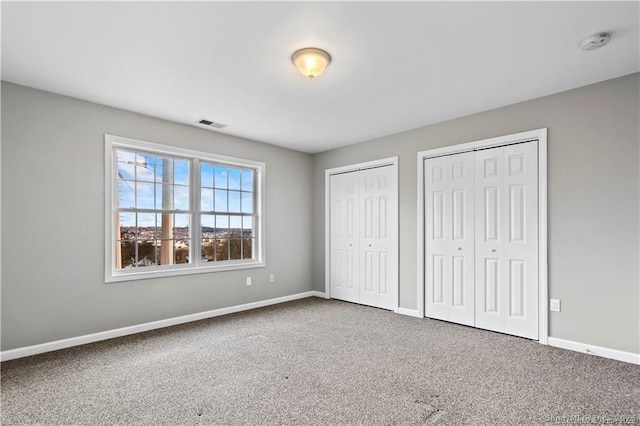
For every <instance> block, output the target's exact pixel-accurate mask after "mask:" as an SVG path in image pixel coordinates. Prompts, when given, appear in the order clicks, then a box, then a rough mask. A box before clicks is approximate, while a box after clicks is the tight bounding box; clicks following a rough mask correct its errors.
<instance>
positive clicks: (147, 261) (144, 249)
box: [135, 241, 156, 268]
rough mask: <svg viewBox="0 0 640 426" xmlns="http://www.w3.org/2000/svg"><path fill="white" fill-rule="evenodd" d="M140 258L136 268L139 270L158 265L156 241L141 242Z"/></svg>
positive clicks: (139, 243) (139, 244) (139, 248)
mask: <svg viewBox="0 0 640 426" xmlns="http://www.w3.org/2000/svg"><path fill="white" fill-rule="evenodd" d="M137 247H138V257H137V261H136V264H135V266H136V267H138V268H141V267H147V266H155V265H156V246H155V244H154V241H139V242H138V244H137Z"/></svg>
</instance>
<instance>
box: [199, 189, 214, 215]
mask: <svg viewBox="0 0 640 426" xmlns="http://www.w3.org/2000/svg"><path fill="white" fill-rule="evenodd" d="M200 210H201V211H204V212H210V211H213V189H206V188H203V189H201V190H200Z"/></svg>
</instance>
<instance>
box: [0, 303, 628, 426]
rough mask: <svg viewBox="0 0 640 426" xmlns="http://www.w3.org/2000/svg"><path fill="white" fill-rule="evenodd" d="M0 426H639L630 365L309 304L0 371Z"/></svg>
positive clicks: (380, 313) (346, 306) (349, 307)
mask: <svg viewBox="0 0 640 426" xmlns="http://www.w3.org/2000/svg"><path fill="white" fill-rule="evenodd" d="M1 402H2V407H1V408H2V415H1V421H2V425H25V424H46V425H62V424H64V425H72V424H74V425H75V424H77V425H115V424H139V425H157V424H165V425H198V424H216V425H237V424H238V425H241V424H290V425H300V424H363V425H364V424H376V425H395V424H398V425H400V424H408V425H411V424H545V423H546V424H548V423H568V422H569V423H574V424H575V423H580V422H581V423H582V424H589V423H590V424H594V423H609V424H612V423H616V424H618V423H624V422H627V423H633V422H635V423H640V367H638V366H636V365H631V364H625V363H622V362H618V361H612V360H608V359H603V358H598V357H595V356H590V355H586V354H579V353H575V352H570V351H565V350H561V349H556V348H551V347H548V346H542V345H540V344H538V343H536V342H531V341H528V340H525V339H520V338H516V337H511V336H505V335H501V334H497V333H492V332H487V331H483V330H476V329H472V328H468V327H463V326H458V325H454V324H449V323H446V322H440V321H434V320H426V319H423V320H421V319H417V318H410V317H406V316H401V315H397V314H394V313H391V312H388V311H384V310H379V309H375V308H368V307H364V306H359V305H354V304H350V303H344V302H339V301H334V300H323V299H317V298H311V299H305V300H301V301H296V302H291V303H286V304H282V305H277V306H272V307H268V308H262V309H257V310H253V311H248V312H244V313H239V314H233V315H227V316H224V317H218V318H213V319H209V320H204V321H199V322H196V323H191V324H186V325H182V326H176V327H171V328H166V329H163V330H157V331H153V332H148V333H143V334H139V335H135V336H128V337H124V338H119V339H114V340H110V341H106V342H99V343H95V344H91V345H86V346H82V347H78V348H72V349H67V350H62V351H58V352H54V353H49V354H43V355H38V356H34V357H30V358H24V359H20V360H14V361H8V362H4V363H2V399H1Z"/></svg>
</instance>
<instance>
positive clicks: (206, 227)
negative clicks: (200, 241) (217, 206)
mask: <svg viewBox="0 0 640 426" xmlns="http://www.w3.org/2000/svg"><path fill="white" fill-rule="evenodd" d="M200 225H201V226H202V233H203V237H204V234H205V233H208V232H214V228H215V227H216V222H215V217H214V216H213V215H212V214H203V215H200Z"/></svg>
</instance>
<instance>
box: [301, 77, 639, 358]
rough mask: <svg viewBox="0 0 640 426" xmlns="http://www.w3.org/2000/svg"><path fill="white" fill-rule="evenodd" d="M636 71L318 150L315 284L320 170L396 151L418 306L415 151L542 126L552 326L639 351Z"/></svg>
mask: <svg viewBox="0 0 640 426" xmlns="http://www.w3.org/2000/svg"><path fill="white" fill-rule="evenodd" d="M639 76H640V74H632V75H628V76H625V77H621V78H617V79H614V80H610V81H606V82H602V83H598V84H594V85H590V86H586V87H582V88H579V89H575V90H571V91H567V92H563V93H559V94H556V95H552V96H548V97H544V98H539V99H535V100H532V101H528V102H523V103H520V104H516V105H511V106H508V107H504V108H499V109H496V110H492V111H488V112H484V113H480V114H475V115H472V116H468V117H463V118H459V119H456V120H452V121H447V122H444V123H439V124H436V125H432V126H428V127H423V128H419V129H415V130H411V131H407V132H403V133H399V134H395V135H390V136H386V137H382V138H379V139H375V140H371V141H368V142H363V143H360V144H357V145H351V146H348V147H345V148H341V149H336V150H332V151H327V152H324V153H321V154H317V155H316V156H315V158H314V178H313V184H314V189H313V194H314V199H313V212H314V220H313V238H312V240H313V243H314V244H313V278H314V281H313V282H314V289H316V290H319V291H324V288H325V281H324V279H325V277H324V250H325V247H324V170H325V169H328V168H332V167H337V166H343V165H347V164H353V163H358V162H363V161H368V160H373V159H377V158H384V157H389V156H395V155H397V156H399V174H400V176H399V185H400V190H399V199H400V215H399V220H400V265H399V269H400V306H401V307H404V308H407V309H416V308H417V300H416V298H417V296H416V294H417V290H416V289H417V287H416V286H417V283H416V275H417V273H416V268H417V259H416V244H417V237H416V220H417V218H416V173H417V165H416V153H417V152H418V151H422V150H425V149H430V148H436V147H442V146H447V145H453V144H458V143H464V142H471V141H475V140H480V139H485V138H490V137H494V136H501V135H506V134H511V133H517V132H522V131H526V130H533V129H538V128H542V127H547V128H548V129H549V133H548V185H549V186H548V190H549V192H548V209H549V210H548V224H549V234H548V240H549V247H548V249H549V295H550V297H552V298H559V299H561V300H562V312H561V313H551V314H550V316H549V327H550V329H549V335H550V336H553V337H557V338H561V339H567V340H573V341H576V342H581V343H586V344H591V345H597V346H603V347H607V348H612V349H618V350H622V351H628V352H633V353H640V342H639V334H640V330H639V323H640V309H639V303H640V296H639V285H640V284H639V283H640V279H639V276H638V274H639V258H640V251H639V231H640V230H639V226H640V223H639V218H640V212H639V194H640V187H639V186H640V175H639V161H640V152H639V147H640V139H639V132H640V118H639V117H640V108H639V101H640V86H639V80H640V79H639ZM514 90H517V88H514ZM461 102H464V100H461Z"/></svg>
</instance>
